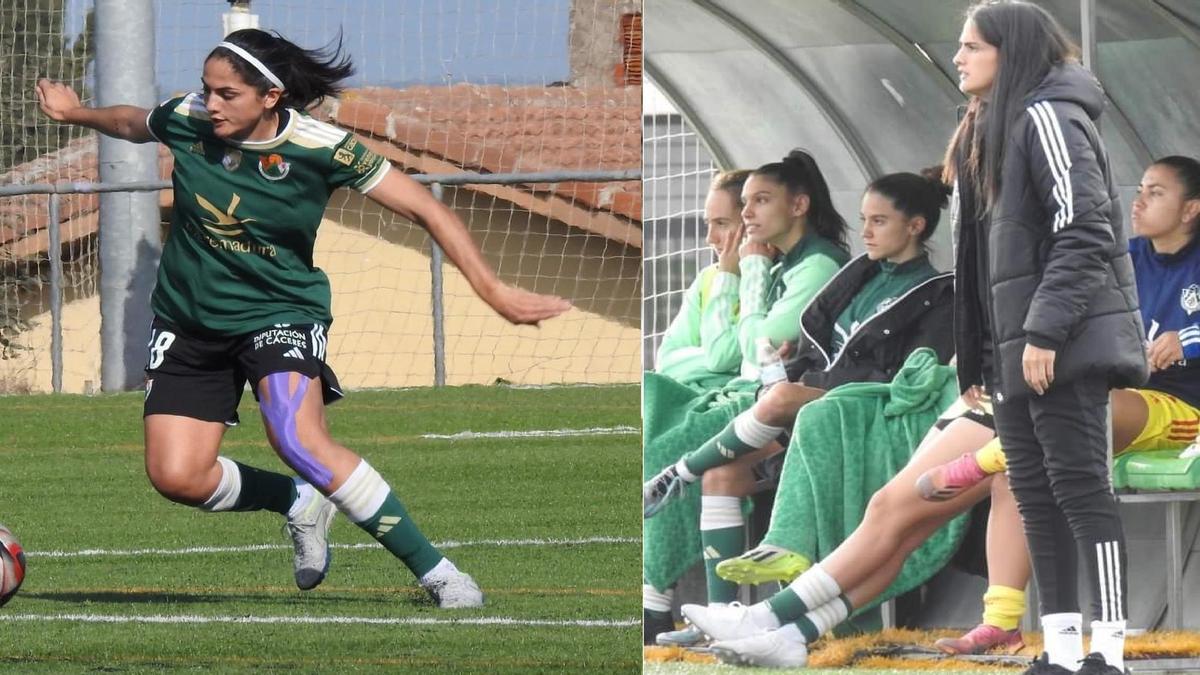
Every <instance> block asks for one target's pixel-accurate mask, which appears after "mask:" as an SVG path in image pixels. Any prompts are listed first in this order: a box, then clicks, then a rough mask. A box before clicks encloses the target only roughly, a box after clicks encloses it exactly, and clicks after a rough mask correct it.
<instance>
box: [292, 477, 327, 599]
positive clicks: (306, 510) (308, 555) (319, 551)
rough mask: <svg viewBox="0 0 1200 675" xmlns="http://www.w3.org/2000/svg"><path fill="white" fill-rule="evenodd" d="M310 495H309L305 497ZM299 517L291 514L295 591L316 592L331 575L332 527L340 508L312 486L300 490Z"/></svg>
mask: <svg viewBox="0 0 1200 675" xmlns="http://www.w3.org/2000/svg"><path fill="white" fill-rule="evenodd" d="M305 493H307V494H305ZM297 499H298V500H305V501H304V502H302V503H301V504H299V505H297V506H298V507H299V508H298V509H297V510H296V513H294V514H291V513H289V514H288V519H287V531H288V534H289V535H291V537H292V550H293V551H294V553H295V556H294V558H293V559H292V568H293V571H294V572H295V576H296V587H297V588H299V589H300V590H302V591H307V590H311V589H313V588H316V587H317V586H318V585H320V583H321V582H322V581H324V580H325V575H326V574H328V573H329V561H330V559H331V558H332V557H333V555H332V553H331V552H330V549H329V526H330V525H332V524H333V516H334V515H335V514H336V513H337V507H336V506H334V505H333V502H331V501H329V500H328V499H326V498H325V497H324V495H322V494H321V493H319V492H317V491H316V490H315V489H313V488H312V487H311V486H307V485H306V486H304V487H303V488H301V494H300V496H299V497H297Z"/></svg>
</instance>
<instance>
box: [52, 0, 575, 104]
mask: <svg viewBox="0 0 1200 675" xmlns="http://www.w3.org/2000/svg"><path fill="white" fill-rule="evenodd" d="M570 4H571V3H570V0H252V2H251V4H250V9H251V11H252V12H253V13H254V14H257V15H258V16H259V27H260V28H264V29H270V30H278V31H279V32H280V33H281V34H282V35H283V36H284V37H286V38H288V39H289V40H291V41H292V42H295V43H297V44H299V45H300V46H302V47H306V48H312V47H317V46H323V45H325V44H327V43H328V42H329V41H331V40H335V39H336V38H337V34H338V29H339V28H341V29H342V31H343V39H344V41H345V47H346V49H347V50H348V51H349V53H350V54H351V56H352V57H353V59H354V63H355V65H356V66H357V68H358V74H357V75H355V76H354V77H353V78H351V79H350V80H349V82H348V84H349V85H350V86H352V87H355V86H363V85H393V86H396V85H405V84H413V83H427V84H447V83H457V82H474V83H480V84H483V83H490V84H503V83H506V82H507V83H514V84H549V83H551V82H556V81H563V80H567V79H568V77H569V67H568V61H567V32H568V30H567V29H568V23H569V20H568V19H569V12H570ZM93 5H94V0H67V9H68V21H67V25H68V28H69V29H73V30H75V31H77V30H78V29H79V28H80V27H81V26H82V23H83V17H84V15H85V14H86V12H87V10H88V9H89V8H91V7H92V6H93ZM154 8H155V24H156V30H155V51H156V53H157V54H158V58H157V63H156V73H157V80H158V90H159V94H160V95H161V96H167V95H170V94H174V93H178V92H183V91H191V90H194V89H196V88H197V87H198V85H199V81H200V67H201V64H202V63H203V60H204V57H205V55H207V54H208V52H209V51H210V50H211V49H212V48H213V46H215V45H216V43H217V42H219V41H220V40H221V36H222V33H221V15H222V14H223V13H226V12H228V11H229V4H228V3H227V2H226V1H225V0H155V1H154Z"/></svg>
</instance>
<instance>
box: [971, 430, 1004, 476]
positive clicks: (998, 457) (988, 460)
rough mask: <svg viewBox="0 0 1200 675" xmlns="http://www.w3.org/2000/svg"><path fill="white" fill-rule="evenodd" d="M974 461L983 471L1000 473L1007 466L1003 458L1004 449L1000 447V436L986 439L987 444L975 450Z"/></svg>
mask: <svg viewBox="0 0 1200 675" xmlns="http://www.w3.org/2000/svg"><path fill="white" fill-rule="evenodd" d="M975 461H976V462H977V463H978V464H979V468H981V469H983V471H984V473H989V474H991V473H1000V472H1002V471H1004V470H1005V469H1007V468H1008V462H1007V461H1005V459H1004V451H1003V450H1001V449H1000V437H999V436H997V437H996V438H993V439H992V440H990V441H988V443H987V445H985V446H983V447H982V448H980V449H978V450H976V451H975Z"/></svg>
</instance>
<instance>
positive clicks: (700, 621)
mask: <svg viewBox="0 0 1200 675" xmlns="http://www.w3.org/2000/svg"><path fill="white" fill-rule="evenodd" d="M680 611H681V612H683V615H684V616H686V617H687V619H688V621H691V622H692V624H693V625H694V626H696V627H697V628H699V629H700V630H702V631H704V633H705V635H708V636H709V637H710V638H712V639H714V640H737V639H738V638H744V637H750V636H752V635H759V634H761V633H765V632H767V631H768V630H771V628H768V627H766V626H760V625H758V623H756V622H755V621H754V619H753V617H751V616H750V608H749V607H747V606H745V605H743V604H741V603H739V602H731V603H729V604H728V605H684V606H683V607H681V608H680Z"/></svg>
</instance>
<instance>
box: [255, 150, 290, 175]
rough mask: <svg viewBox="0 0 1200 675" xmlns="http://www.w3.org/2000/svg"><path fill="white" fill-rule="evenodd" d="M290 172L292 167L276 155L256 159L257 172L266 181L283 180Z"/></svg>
mask: <svg viewBox="0 0 1200 675" xmlns="http://www.w3.org/2000/svg"><path fill="white" fill-rule="evenodd" d="M291 170H292V165H291V164H289V163H287V162H285V161H283V157H282V156H280V155H278V154H276V153H271V154H269V155H263V156H262V157H259V158H258V172H259V173H260V174H262V177H263V178H266V179H267V180H283V179H284V178H285V177H287V175H288V172H289V171H291Z"/></svg>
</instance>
